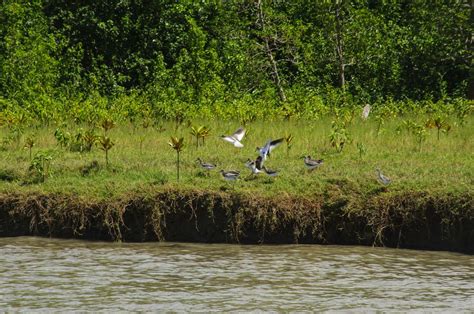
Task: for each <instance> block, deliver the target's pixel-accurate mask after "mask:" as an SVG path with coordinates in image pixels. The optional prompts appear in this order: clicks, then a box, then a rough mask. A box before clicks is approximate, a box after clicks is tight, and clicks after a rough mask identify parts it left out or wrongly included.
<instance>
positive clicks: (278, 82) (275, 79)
mask: <svg viewBox="0 0 474 314" xmlns="http://www.w3.org/2000/svg"><path fill="white" fill-rule="evenodd" d="M257 7H258V19H259V21H260V24H261V29H262V32H263V33H264V35H263V44H264V49H265V54H266V55H267V58H268V61H269V62H270V65H271V67H272V77H273V82H274V83H275V85H276V87H277V90H278V96H279V97H280V100H281V101H282V102H285V101H286V95H285V90H284V89H283V86H282V84H281V79H280V74H279V71H278V65H277V63H276V60H275V58H274V57H273V53H272V50H271V49H270V44H269V41H268V37H267V36H266V34H265V15H264V14H263V9H262V1H261V0H258V1H257Z"/></svg>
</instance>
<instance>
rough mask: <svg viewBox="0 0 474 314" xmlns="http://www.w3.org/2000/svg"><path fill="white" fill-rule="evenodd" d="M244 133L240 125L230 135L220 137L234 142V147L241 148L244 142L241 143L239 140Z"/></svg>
mask: <svg viewBox="0 0 474 314" xmlns="http://www.w3.org/2000/svg"><path fill="white" fill-rule="evenodd" d="M244 135H245V129H244V128H243V127H240V128H238V129H237V131H235V132H234V133H233V134H232V135H221V139H223V140H224V141H226V142H229V143H232V144H234V147H238V148H242V147H244V144H242V143H241V142H240V141H242V139H243V138H244Z"/></svg>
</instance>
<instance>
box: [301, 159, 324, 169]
mask: <svg viewBox="0 0 474 314" xmlns="http://www.w3.org/2000/svg"><path fill="white" fill-rule="evenodd" d="M304 164H305V166H306V168H308V170H314V169H316V168H318V167H319V166H321V165H322V164H323V160H322V159H317V160H316V159H311V156H306V157H304Z"/></svg>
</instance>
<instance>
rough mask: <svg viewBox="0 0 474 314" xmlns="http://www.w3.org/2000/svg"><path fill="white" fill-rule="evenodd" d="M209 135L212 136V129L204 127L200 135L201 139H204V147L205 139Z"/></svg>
mask: <svg viewBox="0 0 474 314" xmlns="http://www.w3.org/2000/svg"><path fill="white" fill-rule="evenodd" d="M209 135H211V129H210V128H208V127H207V126H203V127H202V130H201V134H200V137H201V139H202V146H204V139H205V138H206V137H208V136H209Z"/></svg>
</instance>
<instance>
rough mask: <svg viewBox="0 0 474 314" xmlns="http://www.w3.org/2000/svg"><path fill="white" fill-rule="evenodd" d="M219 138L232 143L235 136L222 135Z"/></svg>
mask: <svg viewBox="0 0 474 314" xmlns="http://www.w3.org/2000/svg"><path fill="white" fill-rule="evenodd" d="M221 139H223V140H224V141H226V142H229V143H232V144H233V143H235V138H233V137H232V136H226V135H222V136H221Z"/></svg>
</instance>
